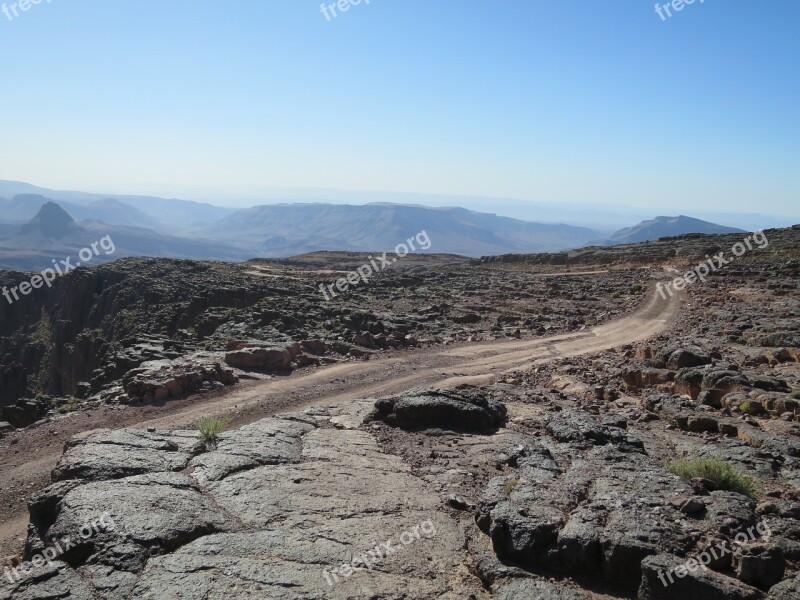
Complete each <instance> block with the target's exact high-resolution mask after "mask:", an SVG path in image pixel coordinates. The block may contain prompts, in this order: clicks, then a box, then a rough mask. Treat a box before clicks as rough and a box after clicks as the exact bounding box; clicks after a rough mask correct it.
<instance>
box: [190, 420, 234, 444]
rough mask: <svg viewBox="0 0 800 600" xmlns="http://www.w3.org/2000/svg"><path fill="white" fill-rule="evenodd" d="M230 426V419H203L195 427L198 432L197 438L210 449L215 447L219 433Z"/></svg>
mask: <svg viewBox="0 0 800 600" xmlns="http://www.w3.org/2000/svg"><path fill="white" fill-rule="evenodd" d="M230 424H231V419H229V418H228V417H224V418H222V419H220V418H217V417H203V418H202V419H200V420H198V421H197V423H195V425H196V426H197V430H198V431H199V434H198V437H199V438H200V439H201V440H203V441H204V442H205V443H206V446H208V447H210V448H216V447H217V440H218V439H219V434H220V432H221V431H222V430H223V429H225V428H226V427H227V426H228V425H230Z"/></svg>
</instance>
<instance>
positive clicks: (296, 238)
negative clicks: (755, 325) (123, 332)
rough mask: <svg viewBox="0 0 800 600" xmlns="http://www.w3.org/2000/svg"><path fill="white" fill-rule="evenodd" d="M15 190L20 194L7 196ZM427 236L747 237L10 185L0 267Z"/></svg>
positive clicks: (467, 244) (389, 206)
mask: <svg viewBox="0 0 800 600" xmlns="http://www.w3.org/2000/svg"><path fill="white" fill-rule="evenodd" d="M10 193H14V194H13V195H12V196H10V197H9V198H7V199H6V198H3V197H2V196H3V195H8V194H10ZM45 194H46V195H45ZM73 217H74V218H75V219H77V221H76V220H74V219H73ZM422 230H425V231H426V233H427V234H428V237H429V238H430V240H431V247H430V248H429V249H428V250H427V251H428V252H435V253H447V254H460V255H464V256H472V257H477V256H486V255H496V254H510V253H535V252H550V251H558V250H568V249H572V248H577V247H582V246H586V245H589V244H594V245H616V244H626V243H632V242H639V241H647V240H655V239H658V238H661V237H667V236H676V235H683V234H686V233H732V232H737V231H741V230H738V229H734V228H731V227H724V226H721V225H716V224H714V223H709V222H707V221H701V220H699V219H694V218H691V217H686V216H679V217H657V218H655V219H653V220H649V221H643V222H642V223H639V224H638V225H636V226H634V227H630V228H627V229H623V230H621V231H618V232H616V233H614V234H613V235H611V236H610V237H608V234H607V233H603V232H602V231H598V230H595V229H591V228H586V227H577V226H574V225H568V224H552V223H547V224H543V223H533V222H529V221H522V220H519V219H512V218H508V217H501V216H498V215H495V214H489V213H481V212H476V211H471V210H467V209H464V208H432V207H427V206H415V205H409V204H393V203H372V204H364V205H346V204H329V203H292V204H286V203H283V204H272V205H267V206H256V207H254V208H248V209H242V210H235V209H231V208H222V207H217V206H213V205H211V204H203V203H198V202H190V201H184V200H168V199H163V198H154V197H148V196H116V197H106V196H102V195H95V194H86V193H83V192H56V191H52V190H44V189H43V188H37V187H35V186H31V185H29V184H24V183H17V182H4V181H0V268H17V269H26V270H36V269H41V268H45V267H47V266H48V265H49V264H50V263H51V261H52V259H54V258H62V257H64V256H68V255H74V254H75V253H77V251H78V250H80V249H81V248H84V247H86V246H87V244H90V243H91V242H93V241H96V240H98V239H99V238H101V237H103V236H106V235H110V236H111V237H112V239H113V240H114V243H115V245H116V252H115V253H114V254H113V256H110V257H108V258H106V257H102V256H101V257H97V258H96V259H95V260H96V261H98V262H100V261H102V260H113V259H116V258H121V257H123V256H161V257H170V258H194V259H218V260H232V261H236V260H245V259H248V258H259V257H261V258H269V257H273V258H281V257H288V256H295V255H299V254H304V253H309V252H316V251H322V250H342V251H354V252H364V251H366V252H381V251H393V250H394V248H395V247H396V246H397V244H399V243H401V242H404V241H405V240H407V239H408V238H409V237H411V236H414V235H416V234H417V233H419V232H420V231H422ZM42 265H43V266H42Z"/></svg>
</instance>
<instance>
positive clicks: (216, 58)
mask: <svg viewBox="0 0 800 600" xmlns="http://www.w3.org/2000/svg"><path fill="white" fill-rule="evenodd" d="M2 2H3V0H0V6H2ZM5 2H6V4H7V5H10V4H13V3H12V2H9V1H8V0H5ZM798 23H800V2H798V1H796V0H771V1H769V2H757V1H756V0H750V1H745V0H724V1H723V0H705V2H704V3H702V4H701V3H700V0H696V2H695V3H694V4H692V5H689V6H686V7H685V8H684V9H683V11H681V12H679V13H675V14H674V16H673V17H672V18H670V19H668V20H667V21H662V20H661V19H660V18H659V17H658V15H657V14H656V13H655V10H654V2H653V1H651V0H614V1H611V0H607V1H599V0H597V1H589V0H586V1H569V0H547V1H543V0H504V1H500V0H496V1H494V2H487V1H484V2H478V1H472V0H461V1H458V2H457V1H455V0H371V3H370V4H369V5H366V4H364V3H363V2H362V4H360V5H359V6H353V7H351V8H350V10H349V11H348V12H346V13H343V14H340V15H339V16H338V17H336V18H335V19H332V20H331V21H327V20H326V18H325V17H324V16H323V14H322V13H321V12H320V2H319V1H313V0H308V1H307V0H257V1H256V0H242V1H239V2H236V1H231V0H226V1H225V2H223V1H221V0H220V1H217V2H211V1H207V0H170V1H159V2H155V1H148V0H136V1H133V0H113V1H111V0H52V2H51V3H47V1H46V0H43V3H42V4H39V5H36V6H31V8H30V10H28V11H27V12H19V16H18V17H16V18H14V19H13V20H9V19H8V18H7V17H6V16H4V15H3V14H2V13H0V52H2V56H3V57H4V60H3V66H2V69H0V109H2V114H3V116H4V119H3V123H2V129H1V130H0V131H1V132H0V179H14V180H22V181H28V182H30V183H34V184H37V185H42V186H46V187H55V188H60V189H65V188H66V189H82V190H86V191H105V192H112V191H113V192H141V193H155V194H160V195H173V196H184V197H195V198H198V197H205V198H209V197H217V196H218V200H219V201H220V203H223V202H224V201H227V200H231V199H235V198H237V197H245V196H247V197H256V196H258V194H259V193H260V190H266V189H268V188H283V187H304V188H308V187H321V188H338V189H345V190H385V191H400V192H423V193H431V194H463V195H472V196H493V197H509V198H521V199H527V200H533V201H544V202H556V203H563V204H565V205H566V204H572V203H583V204H598V205H600V204H608V203H615V204H627V205H631V206H636V207H640V208H648V207H653V209H654V210H655V208H656V207H659V208H661V207H674V208H675V211H676V212H677V210H679V209H684V208H692V207H697V208H699V207H702V208H703V209H706V210H720V211H722V210H732V211H746V212H768V213H774V214H787V215H800V209H798V206H800V202H798V200H799V199H800V110H798V109H800V36H798V35H797V34H796V31H797V25H798Z"/></svg>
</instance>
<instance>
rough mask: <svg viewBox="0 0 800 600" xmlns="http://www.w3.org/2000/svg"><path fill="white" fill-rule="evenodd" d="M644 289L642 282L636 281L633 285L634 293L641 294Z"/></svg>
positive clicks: (632, 290)
mask: <svg viewBox="0 0 800 600" xmlns="http://www.w3.org/2000/svg"><path fill="white" fill-rule="evenodd" d="M642 290H644V286H643V285H642V284H641V283H634V284H633V285H632V286H631V292H632V293H634V294H639V293H641V292H642Z"/></svg>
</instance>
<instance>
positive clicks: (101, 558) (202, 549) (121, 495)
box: [0, 402, 480, 600]
mask: <svg viewBox="0 0 800 600" xmlns="http://www.w3.org/2000/svg"><path fill="white" fill-rule="evenodd" d="M371 408H372V404H371V403H364V402H361V403H354V404H352V405H350V406H349V407H348V408H342V409H337V408H334V409H319V408H317V409H313V410H309V411H307V413H304V414H298V415H287V416H285V418H272V419H265V420H262V421H259V422H256V423H253V424H251V425H248V426H246V427H243V428H241V429H239V430H236V431H231V432H226V433H224V434H222V435H221V437H220V440H219V444H218V447H217V448H216V449H213V450H209V451H204V450H203V449H202V448H201V449H198V447H197V443H196V434H190V433H188V432H179V433H177V434H174V435H173V434H169V435H167V434H163V433H159V434H155V433H150V434H147V432H135V431H132V430H124V431H121V432H101V433H99V434H97V435H95V436H92V437H89V438H88V439H87V440H85V441H83V442H81V443H78V444H76V445H74V446H73V447H71V448H70V449H69V450H68V451H67V454H66V455H65V457H64V459H63V460H62V462H61V463H60V469H59V470H58V473H59V475H60V476H61V477H66V476H67V475H68V474H74V476H76V477H77V476H80V477H86V476H92V477H96V478H97V479H96V480H93V481H91V482H86V481H84V480H75V481H72V482H67V481H62V482H59V483H55V484H54V485H53V486H51V489H50V490H49V495H47V494H46V496H47V498H48V499H49V500H48V501H49V504H48V505H47V506H55V507H56V508H55V509H54V511H55V513H56V514H55V515H53V518H52V519H51V520H52V523H47V522H40V523H39V526H38V530H37V526H32V531H31V534H30V536H31V539H30V540H29V546H31V547H33V548H39V549H44V548H45V547H47V545H48V544H52V543H53V542H55V541H56V540H58V539H60V538H61V537H63V536H67V535H73V536H74V535H75V534H76V533H77V532H78V531H80V529H81V527H82V525H83V524H85V523H87V522H90V521H91V520H92V519H94V518H96V517H98V516H99V515H101V514H103V513H108V514H110V515H111V516H112V517H113V519H114V522H115V528H114V529H113V531H103V532H100V533H98V534H97V535H95V536H94V537H92V539H91V540H89V541H87V542H86V543H84V544H82V545H81V546H80V547H79V548H77V549H73V550H72V551H71V552H70V553H68V554H67V555H65V556H64V557H62V558H63V560H64V562H65V563H66V564H61V563H59V564H58V566H59V568H44V569H37V570H35V571H34V573H33V575H32V576H31V577H29V578H27V579H23V580H22V581H20V582H19V583H17V584H16V585H14V586H10V587H8V586H6V587H5V588H0V590H2V591H0V599H3V600H5V599H6V598H9V599H10V598H61V597H63V598H75V599H84V598H86V599H89V598H93V599H94V598H120V599H122V598H152V599H159V600H160V599H163V598H178V599H184V598H185V599H195V598H196V599H198V600H199V599H209V598H220V599H221V598H226V599H228V598H304V599H312V598H352V599H356V598H381V599H383V598H386V599H389V598H398V599H399V598H409V597H413V598H452V599H453V600H455V599H456V598H464V597H469V595H470V594H471V593H472V592H473V591H475V590H478V591H479V590H480V588H479V586H476V581H475V579H474V578H471V577H470V575H469V574H468V572H467V568H466V565H467V564H468V558H467V554H466V550H465V546H466V543H465V539H464V532H463V531H462V528H461V527H460V526H459V524H458V523H457V522H456V521H455V520H454V519H453V518H452V517H451V516H449V515H448V514H447V513H446V512H445V511H443V510H441V508H442V505H441V498H440V495H439V494H438V493H437V492H436V491H435V490H433V489H432V488H431V486H430V485H429V484H428V483H427V482H425V481H424V480H423V479H421V478H419V477H417V476H415V475H414V474H413V473H412V472H411V468H410V467H409V466H408V465H407V464H406V463H404V462H403V460H402V459H401V458H399V457H397V456H394V455H390V454H385V453H384V452H383V451H381V449H380V448H379V447H378V444H377V442H376V441H375V439H374V437H373V436H372V435H371V434H370V433H368V432H366V431H363V430H361V429H357V427H358V426H360V424H361V423H362V422H363V420H364V416H365V415H366V414H367V412H368V411H369V410H370V409H371ZM126 455H131V456H133V460H132V461H131V463H130V464H129V465H128V466H127V467H126V466H125V461H124V457H125V456H126ZM142 471H147V472H142ZM128 472H135V473H137V474H135V475H128V476H126V473H128ZM42 512H44V511H42ZM40 521H41V519H40Z"/></svg>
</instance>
